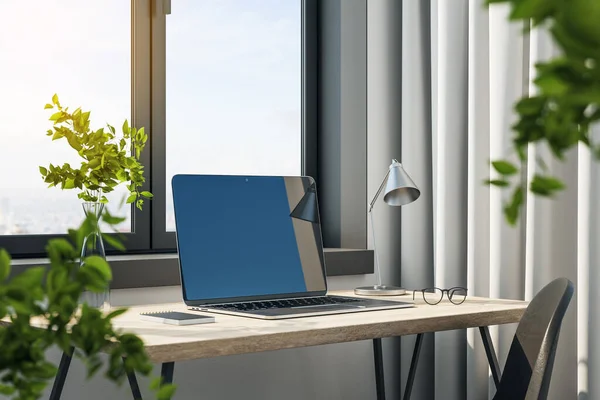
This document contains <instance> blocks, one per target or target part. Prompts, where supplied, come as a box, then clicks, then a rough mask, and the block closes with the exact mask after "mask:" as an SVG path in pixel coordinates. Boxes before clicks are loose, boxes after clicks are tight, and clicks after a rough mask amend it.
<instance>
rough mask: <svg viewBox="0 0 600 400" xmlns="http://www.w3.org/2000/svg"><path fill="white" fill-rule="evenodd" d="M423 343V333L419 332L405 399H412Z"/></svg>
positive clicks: (405, 389) (411, 361) (409, 371)
mask: <svg viewBox="0 0 600 400" xmlns="http://www.w3.org/2000/svg"><path fill="white" fill-rule="evenodd" d="M422 344H423V334H422V333H419V334H417V340H416V341H415V349H414V350H413V355H412V359H411V360H410V369H409V370H408V379H407V380H406V387H405V388H404V397H402V398H403V399H404V400H409V399H410V394H411V393H412V387H413V383H415V375H416V373H417V363H418V362H419V354H420V353H421V345H422Z"/></svg>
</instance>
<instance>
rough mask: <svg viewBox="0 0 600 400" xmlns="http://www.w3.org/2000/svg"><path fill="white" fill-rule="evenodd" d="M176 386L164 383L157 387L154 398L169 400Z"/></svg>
mask: <svg viewBox="0 0 600 400" xmlns="http://www.w3.org/2000/svg"><path fill="white" fill-rule="evenodd" d="M175 390H176V387H175V385H173V384H170V383H169V384H165V385H163V386H161V387H160V389H158V393H156V398H157V399H158V400H170V399H171V397H173V395H174V394H175Z"/></svg>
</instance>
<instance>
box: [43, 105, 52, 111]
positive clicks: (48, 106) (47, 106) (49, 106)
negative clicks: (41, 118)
mask: <svg viewBox="0 0 600 400" xmlns="http://www.w3.org/2000/svg"><path fill="white" fill-rule="evenodd" d="M49 108H54V106H53V105H52V104H46V105H45V106H44V110H47V109H49Z"/></svg>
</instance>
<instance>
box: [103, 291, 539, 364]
mask: <svg viewBox="0 0 600 400" xmlns="http://www.w3.org/2000/svg"><path fill="white" fill-rule="evenodd" d="M330 294H335V295H343V296H354V294H353V292H352V291H335V292H330ZM356 297H359V296H356ZM370 298H375V297H370ZM379 298H381V299H386V300H391V301H394V300H396V301H409V302H412V294H408V295H404V296H393V297H379ZM527 304H528V303H527V302H524V301H516V300H497V299H487V298H477V297H468V298H467V300H466V301H465V302H464V303H463V304H461V305H458V306H456V305H454V304H452V303H450V302H449V301H447V299H446V300H444V301H442V302H441V303H440V304H438V305H435V306H431V305H428V304H425V303H424V302H423V301H422V300H421V301H417V302H416V306H415V307H411V308H402V309H396V310H383V311H367V312H356V313H348V314H336V315H324V316H315V317H303V318H292V319H283V320H261V319H254V318H244V317H236V316H229V315H221V314H211V315H214V316H215V323H210V324H200V325H187V326H176V325H168V324H163V323H160V322H150V321H143V320H141V319H140V317H139V313H140V312H155V311H161V310H165V311H166V310H177V311H187V308H186V306H185V305H184V304H183V303H170V304H154V305H150V306H134V307H130V308H129V310H128V311H127V312H126V313H125V314H123V315H121V316H119V317H117V318H115V320H114V321H113V322H114V326H115V327H116V328H119V329H122V330H123V331H126V332H130V333H135V334H136V335H138V336H140V337H141V338H142V340H143V341H144V343H145V344H146V350H147V352H148V355H149V356H150V359H151V360H152V361H153V362H156V363H159V362H169V361H182V360H191V359H198V358H207V357H217V356H224V355H233V354H244V353H254V352H261V351H270V350H280V349H290V348H296V347H305V346H315V345H323V344H331V343H342V342H351V341H356V340H368V339H374V338H381V337H391V336H403V335H412V334H417V333H426V332H438V331H445V330H452V329H463V328H473V327H478V326H490V325H499V324H508V323H514V322H518V321H519V320H520V319H521V316H522V315H523V312H524V311H525V308H526V307H527ZM189 312H192V313H194V311H189ZM198 314H206V313H200V312H198Z"/></svg>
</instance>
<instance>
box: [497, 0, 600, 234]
mask: <svg viewBox="0 0 600 400" xmlns="http://www.w3.org/2000/svg"><path fill="white" fill-rule="evenodd" d="M487 3H488V4H492V3H510V6H511V14H510V20H512V21H521V22H522V23H524V24H526V25H527V26H529V25H531V26H540V27H544V28H547V29H548V30H549V32H550V33H551V35H552V37H553V39H554V41H555V43H556V44H557V45H558V47H559V48H560V50H561V53H562V54H561V55H560V56H558V57H556V58H553V59H550V60H548V61H545V62H540V63H538V64H537V65H536V76H535V79H534V83H535V85H536V88H537V93H536V94H535V95H532V96H525V97H523V98H522V99H520V100H519V101H518V102H517V103H516V104H515V110H516V112H517V113H518V117H519V118H518V121H517V123H516V124H515V125H514V126H513V130H514V132H515V134H514V137H513V144H514V147H515V152H516V154H517V155H518V161H517V162H511V161H509V160H497V161H494V162H492V165H493V167H494V169H495V170H496V172H497V173H498V175H499V177H498V178H497V179H493V180H491V181H489V182H488V183H490V184H492V185H495V186H498V187H512V191H513V192H512V199H511V200H510V202H508V203H507V204H505V208H504V211H505V216H506V219H507V221H508V222H509V223H511V224H513V225H514V224H515V223H516V222H517V220H518V218H519V213H520V209H521V205H522V204H523V198H524V193H523V192H524V188H525V183H524V179H525V177H524V176H523V174H522V173H521V169H520V165H522V164H523V163H524V162H525V161H526V160H527V149H528V145H529V144H530V143H544V144H546V145H547V147H548V148H549V149H550V151H551V152H552V155H553V156H554V157H556V158H557V159H559V160H563V159H564V157H565V153H566V152H567V151H568V150H570V149H571V148H573V147H575V146H576V145H577V144H578V143H583V144H585V145H587V146H589V147H590V149H591V150H592V152H593V154H594V156H595V158H596V159H597V160H598V159H600V143H598V142H596V141H594V138H593V137H592V136H591V135H590V127H591V126H592V125H593V124H594V123H597V121H598V120H600V0H487ZM536 161H537V163H538V165H540V167H541V170H542V173H538V174H536V175H535V176H534V177H533V179H532V181H531V183H530V185H529V190H530V191H531V192H532V193H534V194H536V195H541V196H548V197H550V196H553V195H554V194H556V193H557V192H559V191H561V190H563V189H564V188H565V184H564V183H563V182H562V181H560V180H559V179H557V178H556V177H554V176H552V175H551V173H550V171H549V170H548V168H547V167H546V163H545V162H544V160H543V159H538V160H536Z"/></svg>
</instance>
